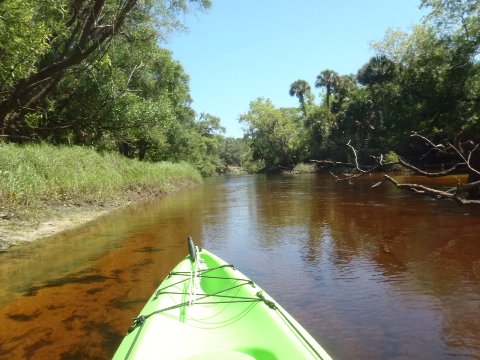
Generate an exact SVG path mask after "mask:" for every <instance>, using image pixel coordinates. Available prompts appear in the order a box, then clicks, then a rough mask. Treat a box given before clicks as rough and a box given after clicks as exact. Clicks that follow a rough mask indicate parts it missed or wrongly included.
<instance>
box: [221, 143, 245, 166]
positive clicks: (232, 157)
mask: <svg viewBox="0 0 480 360" xmlns="http://www.w3.org/2000/svg"><path fill="white" fill-rule="evenodd" d="M248 152H249V145H248V142H247V140H245V139H236V138H231V137H227V138H225V139H224V141H223V146H222V149H221V151H220V158H221V159H222V162H223V163H224V164H225V165H227V166H228V165H230V166H243V164H244V162H245V160H246V159H247V156H248Z"/></svg>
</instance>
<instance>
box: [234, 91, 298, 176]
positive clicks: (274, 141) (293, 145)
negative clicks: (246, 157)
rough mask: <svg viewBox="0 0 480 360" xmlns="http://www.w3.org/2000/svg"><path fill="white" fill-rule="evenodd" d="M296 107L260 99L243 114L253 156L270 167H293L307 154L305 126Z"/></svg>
mask: <svg viewBox="0 0 480 360" xmlns="http://www.w3.org/2000/svg"><path fill="white" fill-rule="evenodd" d="M297 117H298V113H297V110H296V109H290V108H281V109H277V108H276V107H275V106H274V105H273V103H272V102H271V101H270V100H266V99H264V98H258V99H256V100H254V101H252V102H251V103H250V110H249V111H248V113H245V114H242V115H240V122H241V123H245V124H246V125H247V128H246V135H245V136H246V138H247V139H249V141H250V148H251V150H252V158H253V160H256V161H261V162H263V163H264V166H265V169H267V170H279V169H288V170H289V169H291V168H293V166H295V164H296V163H297V162H298V161H300V160H301V159H302V158H303V157H304V156H305V155H306V152H305V150H306V147H305V142H304V138H303V137H302V136H300V134H301V133H302V131H303V125H302V124H299V123H298V122H297V121H296V119H297Z"/></svg>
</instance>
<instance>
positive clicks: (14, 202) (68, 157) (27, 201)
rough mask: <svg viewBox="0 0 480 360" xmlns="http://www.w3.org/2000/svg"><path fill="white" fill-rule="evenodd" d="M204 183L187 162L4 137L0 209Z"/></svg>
mask: <svg viewBox="0 0 480 360" xmlns="http://www.w3.org/2000/svg"><path fill="white" fill-rule="evenodd" d="M201 182H202V178H201V175H200V174H199V172H198V171H197V170H196V169H194V168H193V167H192V166H190V165H189V164H187V163H179V164H172V163H145V162H140V161H137V160H131V159H126V158H124V157H122V156H120V155H118V154H114V153H106V154H99V153H97V152H96V151H94V150H91V149H87V148H83V147H78V146H74V147H66V146H65V147H58V146H52V145H47V144H43V145H27V146H19V145H15V144H7V143H1V142H0V210H1V209H2V208H3V209H6V210H12V211H17V210H21V209H25V208H26V209H28V208H35V207H37V206H39V205H41V204H44V203H45V202H47V203H49V202H51V203H76V204H77V203H79V204H84V203H101V202H104V201H109V200H114V199H116V198H118V197H122V196H124V194H125V193H128V192H129V191H132V190H135V191H140V192H151V193H165V192H171V191H173V190H175V189H177V188H180V187H186V186H192V185H195V184H199V183H201Z"/></svg>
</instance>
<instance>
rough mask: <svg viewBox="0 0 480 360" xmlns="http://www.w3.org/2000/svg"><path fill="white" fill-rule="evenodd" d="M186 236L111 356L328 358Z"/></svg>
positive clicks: (125, 359)
mask: <svg viewBox="0 0 480 360" xmlns="http://www.w3.org/2000/svg"><path fill="white" fill-rule="evenodd" d="M188 242H189V255H188V256H187V257H186V258H185V259H184V260H182V261H181V262H180V263H179V264H178V265H177V266H176V267H175V268H174V269H173V270H172V271H171V272H170V273H169V275H168V276H167V278H166V279H165V280H164V281H163V282H162V283H161V284H160V286H159V287H158V289H157V290H156V291H155V293H154V294H153V296H152V297H151V298H150V300H149V301H148V302H147V304H146V305H145V307H144V308H143V310H142V311H141V312H140V315H139V316H138V317H137V318H135V319H134V322H133V324H132V326H131V327H130V329H129V330H128V333H127V335H126V336H125V338H124V339H123V341H122V343H121V344H120V347H119V348H118V350H117V352H116V353H115V355H114V358H113V359H114V360H133V359H142V360H147V359H160V358H161V359H191V360H193V359H195V360H202V359H203V360H207V359H208V360H213V359H231V360H247V359H263V360H277V359H285V360H292V359H331V357H330V356H329V355H328V354H327V353H326V351H325V350H324V349H323V348H322V347H321V346H320V345H319V344H318V343H317V342H316V341H315V339H314V338H313V337H312V336H311V335H310V334H308V332H307V331H306V330H305V329H304V328H303V327H302V326H301V325H300V324H299V323H298V322H297V321H296V320H295V319H294V318H293V317H292V316H290V315H289V314H288V313H287V312H286V311H285V310H284V309H283V308H282V307H281V306H280V305H278V304H277V303H276V302H275V300H273V299H272V298H271V297H270V296H269V295H268V294H267V293H265V292H264V291H263V290H262V289H260V288H259V287H258V286H257V285H255V284H254V283H253V282H252V281H251V280H250V279H249V278H247V277H246V276H245V275H243V274H242V273H241V272H240V271H238V270H237V269H236V268H235V267H234V266H233V265H230V264H227V263H226V262H225V261H223V260H222V259H220V258H219V257H217V256H215V255H214V254H212V253H210V252H209V251H207V250H201V249H199V248H198V247H196V246H195V245H194V244H193V241H192V240H191V238H189V241H188Z"/></svg>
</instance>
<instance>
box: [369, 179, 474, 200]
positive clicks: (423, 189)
mask: <svg viewBox="0 0 480 360" xmlns="http://www.w3.org/2000/svg"><path fill="white" fill-rule="evenodd" d="M383 177H384V179H383V181H380V182H379V183H376V184H375V185H373V186H372V188H373V187H377V186H379V185H381V184H383V183H384V182H385V181H389V182H391V183H392V184H394V185H395V186H396V187H398V188H400V189H407V190H410V191H413V192H415V193H417V194H422V195H428V196H433V197H436V198H438V199H451V200H453V201H455V202H456V203H457V204H459V205H480V200H466V199H462V198H460V197H458V196H457V195H458V193H459V191H458V190H457V191H455V192H453V193H452V192H451V191H441V190H437V189H433V188H431V187H428V186H424V185H419V184H402V183H399V182H398V181H397V180H395V179H394V178H392V177H391V176H389V175H383ZM473 185H474V188H475V187H480V181H477V182H476V183H471V184H467V185H459V187H458V188H457V189H459V188H461V187H462V190H463V188H464V187H465V190H464V191H462V192H467V191H468V190H470V186H473Z"/></svg>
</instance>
